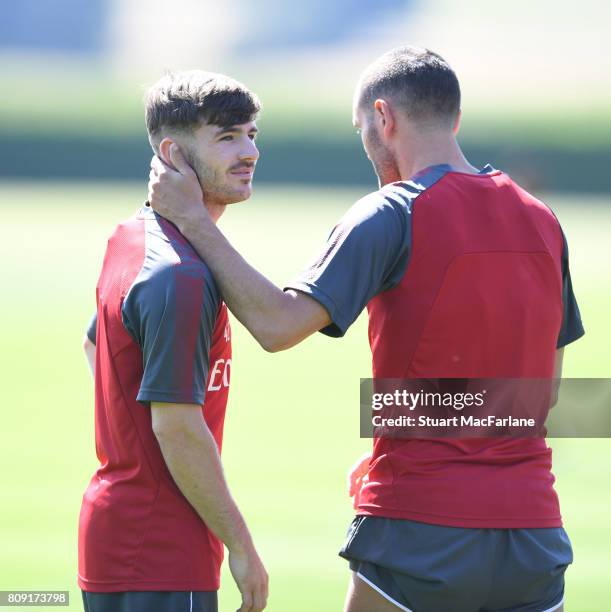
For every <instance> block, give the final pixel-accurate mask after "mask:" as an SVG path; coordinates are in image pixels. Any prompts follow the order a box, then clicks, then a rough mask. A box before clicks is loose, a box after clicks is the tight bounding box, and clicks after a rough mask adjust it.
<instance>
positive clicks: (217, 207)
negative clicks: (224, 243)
mask: <svg viewBox="0 0 611 612" xmlns="http://www.w3.org/2000/svg"><path fill="white" fill-rule="evenodd" d="M205 206H206V210H207V211H208V214H209V215H210V218H211V219H212V222H213V223H214V224H215V225H216V223H217V222H218V220H219V219H220V218H221V215H222V214H223V213H224V212H225V208H226V207H227V205H226V204H215V203H214V202H206V204H205Z"/></svg>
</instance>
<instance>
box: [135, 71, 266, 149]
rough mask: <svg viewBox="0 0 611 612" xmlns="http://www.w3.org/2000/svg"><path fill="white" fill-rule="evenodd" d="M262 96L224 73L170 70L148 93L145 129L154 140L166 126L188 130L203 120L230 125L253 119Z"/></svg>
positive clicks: (225, 125) (204, 121) (167, 127)
mask: <svg viewBox="0 0 611 612" xmlns="http://www.w3.org/2000/svg"><path fill="white" fill-rule="evenodd" d="M260 110H261V103H260V102H259V98H257V96H256V95H255V94H254V93H253V92H252V91H250V90H249V89H248V88H247V87H246V86H245V85H243V84H242V83H240V82H238V81H236V80H235V79H232V78H230V77H228V76H225V75H224V74H217V73H215V72H206V71H204V70H190V71H185V72H177V73H167V74H166V75H164V76H163V77H162V78H161V79H159V81H157V82H156V83H155V84H154V85H152V86H151V87H150V88H149V90H148V91H147V93H146V97H145V117H146V129H147V131H148V133H149V137H150V138H151V141H153V140H154V139H155V137H157V136H159V135H160V134H161V133H162V131H163V130H164V128H166V129H169V130H180V131H188V130H194V129H197V128H198V127H199V126H200V125H202V124H205V123H206V124H212V125H218V126H219V127H229V126H231V125H239V124H241V123H248V122H249V121H252V120H253V119H254V118H255V117H256V115H257V113H258V112H259V111H260Z"/></svg>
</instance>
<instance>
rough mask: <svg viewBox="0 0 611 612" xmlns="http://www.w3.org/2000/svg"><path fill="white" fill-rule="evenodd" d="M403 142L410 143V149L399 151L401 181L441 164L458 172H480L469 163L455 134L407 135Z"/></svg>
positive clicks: (398, 161) (398, 160)
mask: <svg viewBox="0 0 611 612" xmlns="http://www.w3.org/2000/svg"><path fill="white" fill-rule="evenodd" d="M402 142H409V149H408V148H406V147H404V148H400V149H399V150H398V151H397V165H398V169H399V173H400V175H401V180H408V179H410V178H411V177H412V176H414V174H416V173H417V172H420V171H421V170H424V169H425V168H429V167H430V166H438V165H441V164H447V165H448V166H451V167H452V169H453V170H454V171H456V172H466V173H469V174H477V172H478V170H477V168H475V167H474V166H472V165H471V164H470V163H469V162H468V161H467V158H466V157H465V156H464V154H463V152H462V151H461V149H460V146H459V145H458V143H457V142H456V137H455V136H454V134H453V133H450V134H448V133H447V132H442V133H438V132H426V133H420V134H406V135H405V136H404V137H403V138H402Z"/></svg>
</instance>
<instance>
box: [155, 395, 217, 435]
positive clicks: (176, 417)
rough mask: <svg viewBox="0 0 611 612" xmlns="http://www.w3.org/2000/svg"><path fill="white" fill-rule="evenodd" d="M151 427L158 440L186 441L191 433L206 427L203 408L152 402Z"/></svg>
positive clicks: (193, 405)
mask: <svg viewBox="0 0 611 612" xmlns="http://www.w3.org/2000/svg"><path fill="white" fill-rule="evenodd" d="M151 425H152V428H153V432H154V433H155V436H156V437H157V439H163V440H164V441H174V440H175V441H184V437H185V435H186V434H188V433H189V432H198V431H200V430H201V429H202V428H204V427H206V424H205V421H204V419H203V416H202V408H201V406H199V405H197V404H168V403H163V402H151Z"/></svg>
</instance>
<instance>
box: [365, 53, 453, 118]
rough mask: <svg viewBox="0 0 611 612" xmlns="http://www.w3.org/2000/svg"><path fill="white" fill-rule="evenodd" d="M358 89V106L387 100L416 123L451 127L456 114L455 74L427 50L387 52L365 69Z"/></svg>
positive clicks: (446, 64)
mask: <svg viewBox="0 0 611 612" xmlns="http://www.w3.org/2000/svg"><path fill="white" fill-rule="evenodd" d="M360 88H361V90H360V100H359V106H361V107H363V108H366V107H367V106H369V105H371V104H373V102H374V101H375V100H377V99H378V98H390V99H393V100H394V101H396V103H397V104H398V106H399V108H401V109H403V111H404V112H406V113H407V115H408V116H409V117H410V118H413V119H414V120H416V121H422V122H432V121H436V122H442V123H445V122H446V121H447V122H448V124H451V125H453V123H454V121H455V120H456V117H457V116H458V112H459V110H460V85H459V84H458V78H457V77H456V74H455V73H454V71H453V70H452V68H450V66H449V64H448V63H447V62H446V61H445V60H444V59H443V58H442V57H441V56H440V55H438V54H437V53H434V52H433V51H430V50H429V49H422V48H419V47H412V46H403V47H397V48H395V49H391V50H390V51H388V52H387V53H385V54H384V55H382V56H381V57H379V58H378V59H377V60H376V61H375V62H373V64H371V65H370V66H369V67H368V68H366V69H365V72H364V73H363V75H362V76H361V81H360ZM451 125H450V127H451Z"/></svg>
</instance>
